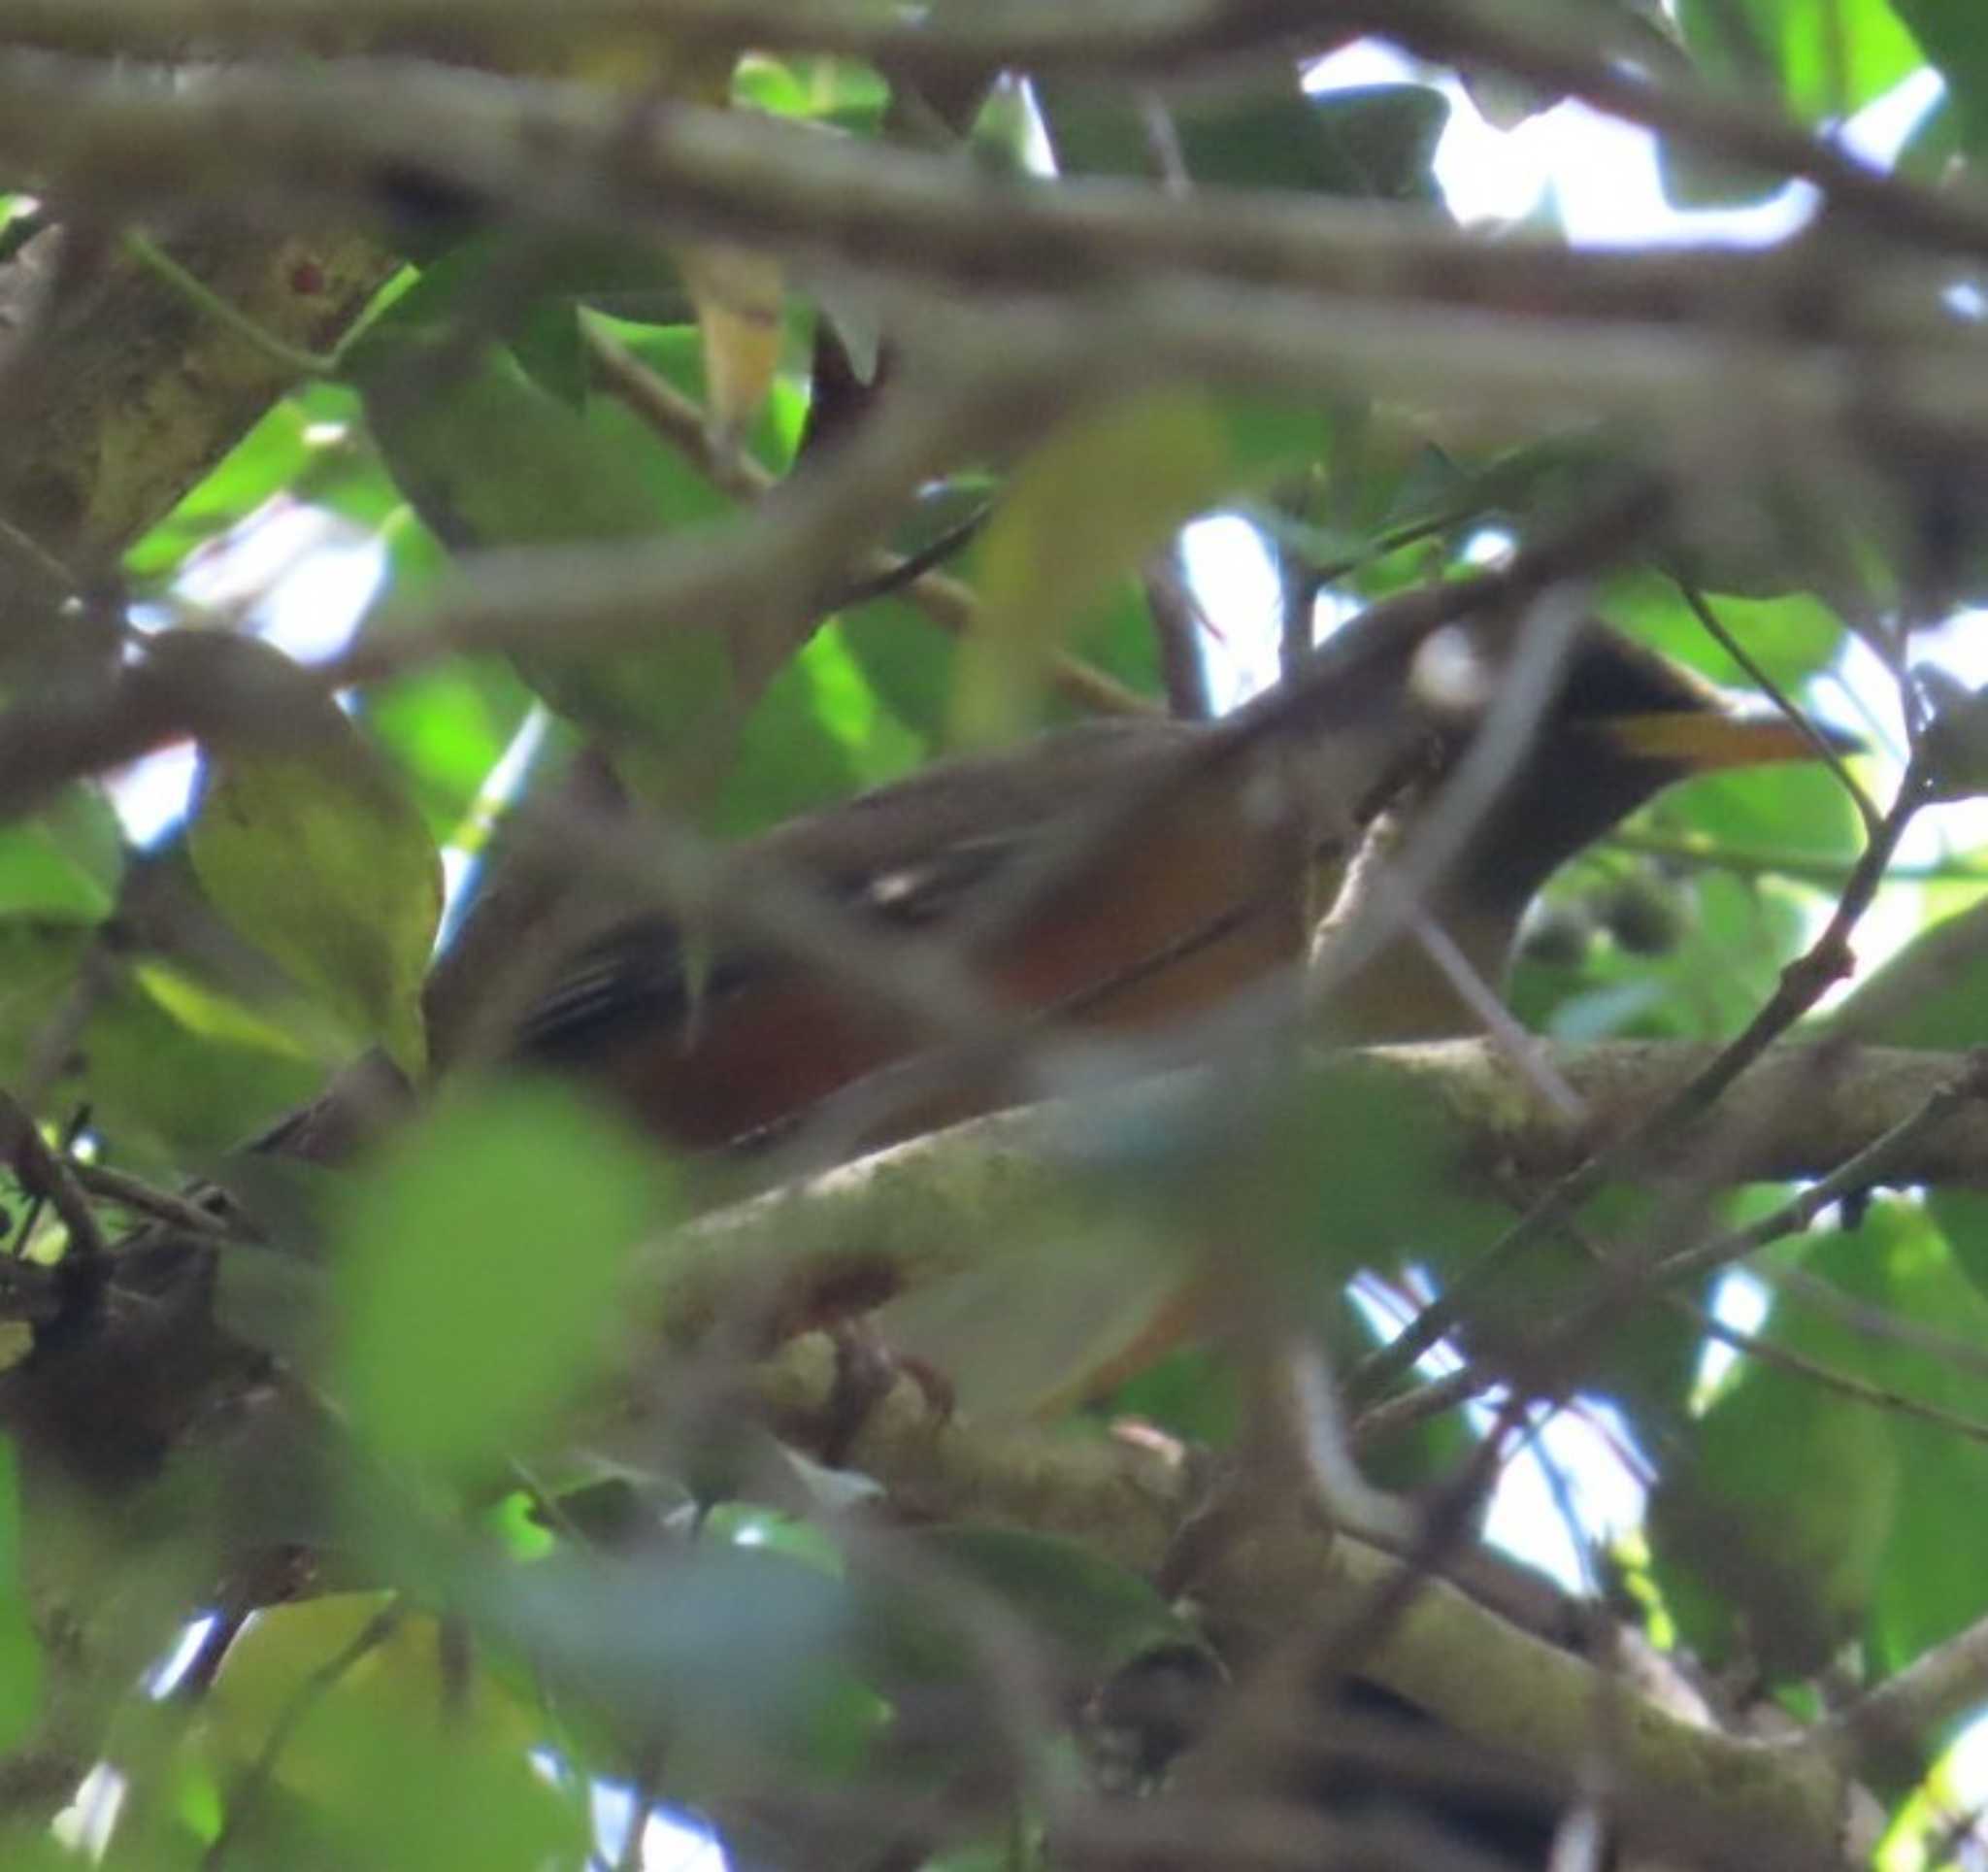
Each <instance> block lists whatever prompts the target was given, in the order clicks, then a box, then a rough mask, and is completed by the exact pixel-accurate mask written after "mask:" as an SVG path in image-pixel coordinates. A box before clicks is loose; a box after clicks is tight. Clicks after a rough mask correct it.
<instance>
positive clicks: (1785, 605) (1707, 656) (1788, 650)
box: [1596, 571, 1848, 693]
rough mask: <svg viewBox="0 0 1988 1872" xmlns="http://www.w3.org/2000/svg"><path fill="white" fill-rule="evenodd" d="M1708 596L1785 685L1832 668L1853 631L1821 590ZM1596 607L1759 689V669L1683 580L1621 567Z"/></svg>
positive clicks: (1739, 686) (1731, 683)
mask: <svg viewBox="0 0 1988 1872" xmlns="http://www.w3.org/2000/svg"><path fill="white" fill-rule="evenodd" d="M1706 603H1707V604H1708V605H1709V606H1710V607H1711V609H1712V612H1713V614H1714V615H1715V616H1716V617H1717V618H1718V620H1719V621H1720V622H1721V623H1722V624H1724V625H1725V626H1726V628H1727V629H1728V630H1729V631H1731V632H1732V634H1733V636H1734V637H1735V638H1737V639H1738V640H1739V643H1740V644H1742V645H1744V646H1745V649H1746V652H1747V654H1748V655H1750V656H1751V657H1752V658H1753V660H1754V661H1755V662H1756V663H1758V664H1759V665H1760V666H1761V667H1762V668H1763V669H1764V670H1766V671H1767V673H1768V674H1769V675H1770V676H1772V677H1773V679H1774V681H1775V682H1776V683H1779V684H1780V685H1782V686H1783V687H1784V688H1799V687H1800V686H1801V685H1802V684H1804V683H1806V681H1807V680H1808V679H1809V678H1810V677H1812V676H1816V675H1819V674H1820V673H1821V672H1822V671H1823V670H1825V669H1827V668H1828V667H1829V666H1830V664H1831V663H1832V662H1834V661H1835V660H1836V658H1837V656H1838V655H1839V653H1840V652H1841V650H1842V648H1843V645H1844V643H1845V642H1846V641H1847V639H1848V630H1847V628H1846V626H1845V625H1844V623H1843V620H1842V619H1841V618H1839V616H1838V615H1837V613H1836V612H1835V610H1833V609H1832V608H1831V607H1830V606H1829V605H1827V604H1825V603H1824V602H1823V600H1822V599H1820V598H1819V597H1817V596H1816V595H1815V594H1814V593H1813V592H1807V591H1792V592H1789V593H1787V594H1785V595H1784V596H1778V597H1771V598H1758V597H1743V596H1739V595H1737V594H1735V593H1732V592H1707V593H1706ZM1596 609H1597V610H1598V611H1600V612H1601V614H1602V615H1603V616H1604V617H1606V618H1607V619H1608V620H1609V621H1610V622H1611V623H1616V624H1620V625H1621V626H1622V627H1623V628H1625V629H1627V630H1630V631H1633V632H1634V633H1635V634H1636V635H1637V636H1638V637H1640V638H1641V639H1642V640H1643V641H1644V642H1645V643H1647V644H1650V645H1652V646H1653V647H1654V648H1655V649H1657V650H1660V651H1662V652H1663V653H1664V654H1665V655H1666V656H1673V657H1675V658H1676V659H1677V660H1678V661H1679V662H1681V663H1688V664H1689V665H1691V667H1693V668H1694V669H1698V670H1702V671H1703V672H1704V673H1705V674H1706V675H1707V676H1709V677H1710V678H1711V679H1712V681H1713V682H1715V683H1721V684H1724V685H1726V686H1728V687H1729V688H1733V689H1736V690H1739V691H1740V692H1742V693H1751V692H1752V689H1753V679H1752V678H1751V676H1749V675H1748V674H1747V672H1746V670H1745V668H1744V667H1743V666H1742V665H1741V664H1740V663H1739V661H1738V660H1737V659H1736V658H1735V657H1734V656H1733V655H1732V653H1731V652H1729V651H1727V649H1726V648H1725V646H1724V645H1723V644H1721V643H1720V642H1719V641H1718V639H1717V638H1716V637H1714V636H1713V635H1712V634H1711V633H1710V632H1709V631H1708V630H1706V627H1705V626H1704V625H1703V624H1702V623H1700V622H1699V620H1698V618H1697V615H1696V614H1695V613H1694V612H1693V611H1692V609H1691V607H1690V605H1689V604H1688V603H1687V602H1686V601H1685V597H1684V594H1683V593H1682V592H1681V591H1680V590H1679V589H1678V588H1677V583H1676V581H1675V580H1673V579H1667V578H1665V577H1663V576H1662V575H1661V574H1659V573H1656V572H1649V571H1631V572H1623V573H1618V574H1616V575H1615V576H1614V577H1613V578H1611V579H1610V580H1608V581H1607V584H1606V585H1604V586H1603V588H1602V596H1601V601H1600V603H1599V604H1598V605H1597V607H1596Z"/></svg>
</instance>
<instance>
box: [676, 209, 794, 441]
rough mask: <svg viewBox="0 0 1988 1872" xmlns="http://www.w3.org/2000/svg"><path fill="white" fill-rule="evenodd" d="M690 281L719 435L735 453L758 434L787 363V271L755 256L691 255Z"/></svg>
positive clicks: (734, 250) (724, 251)
mask: <svg viewBox="0 0 1988 1872" xmlns="http://www.w3.org/2000/svg"><path fill="white" fill-rule="evenodd" d="M679 258H680V259H681V262H682V267H683V278H684V281H685V283H686V284H688V285H689V287H690V297H691V301H692V303H693V304H695V306H696V307H697V323H698V327H699V329H700V330H701V331H702V333H703V335H704V373H705V382H706V384H708V385H709V389H710V397H711V410H710V421H711V426H712V432H713V433H714V434H715V435H716V436H717V437H718V438H719V440H720V441H721V442H723V443H725V444H727V445H730V444H732V443H735V442H736V441H737V440H738V438H739V437H741V436H743V435H744V434H745V433H746V430H747V429H748V428H749V427H750V426H751V423H752V419H753V418H754V417H756V416H757V415H758V414H759V411H760V406H761V405H762V404H764V403H765V401H766V399H767V395H768V393H769V392H770V391H771V390H772V388H773V380H774V374H775V372H776V371H778V370H779V361H780V307H781V302H782V299H783V297H784V292H785V281H784V278H783V276H782V274H781V271H780V263H779V261H778V260H777V259H775V258H774V257H773V256H772V255H771V254H768V253H755V252H753V251H751V250H750V249H749V248H742V247H713V246H711V245H709V244H706V245H704V246H699V247H691V248H685V249H684V250H683V252H682V253H681V255H680V256H679Z"/></svg>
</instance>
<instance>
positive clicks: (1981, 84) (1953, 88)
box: [1894, 0, 1988, 155]
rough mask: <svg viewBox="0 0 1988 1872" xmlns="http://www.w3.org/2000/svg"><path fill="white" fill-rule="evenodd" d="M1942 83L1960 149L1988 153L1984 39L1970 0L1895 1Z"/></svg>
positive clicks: (1986, 48) (1987, 63) (1986, 47)
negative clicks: (1957, 130) (1958, 136)
mask: <svg viewBox="0 0 1988 1872" xmlns="http://www.w3.org/2000/svg"><path fill="white" fill-rule="evenodd" d="M1894 4H1895V5H1896V7H1897V10H1898V15H1899V17H1900V18H1902V19H1903V20H1904V21H1905V24H1906V25H1908V26H1909V27H1910V28H1911V29H1912V31H1913V33H1914V34H1916V35H1917V38H1918V41H1919V44H1920V45H1921V46H1922V47H1924V48H1925V50H1926V56H1927V57H1928V58H1929V59H1930V60H1931V61H1932V63H1933V65H1934V67H1935V68H1936V69H1937V70H1938V73H1939V75H1940V77H1941V78H1943V79H1944V80H1945V81H1946V94H1947V102H1948V103H1949V104H1950V106H1951V107H1952V110H1953V116H1954V120H1955V123H1956V125H1957V127H1958V129H1959V132H1960V139H1961V144H1962V147H1963V148H1965V149H1966V150H1968V151H1969V152H1970V153H1971V154H1972V155H1980V154H1981V153H1982V152H1983V151H1984V150H1988V34H1984V33H1983V32H1982V31H1981V13H1980V9H1979V8H1978V7H1974V6H1971V5H1970V4H1969V0H1894Z"/></svg>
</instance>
